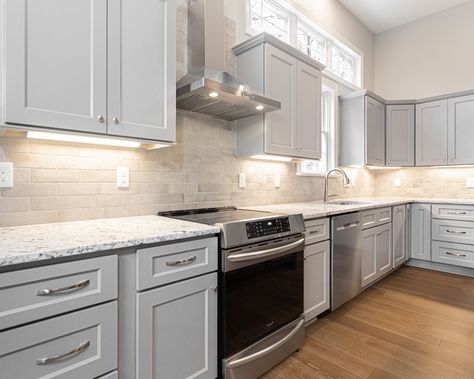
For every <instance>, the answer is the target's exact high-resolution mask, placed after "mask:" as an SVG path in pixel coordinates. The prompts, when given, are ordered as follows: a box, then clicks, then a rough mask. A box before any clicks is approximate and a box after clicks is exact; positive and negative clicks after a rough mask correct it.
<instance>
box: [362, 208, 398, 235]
mask: <svg viewBox="0 0 474 379" xmlns="http://www.w3.org/2000/svg"><path fill="white" fill-rule="evenodd" d="M361 220H362V230H364V229H368V228H373V227H374V226H378V225H382V224H386V223H388V222H391V221H392V209H391V208H379V209H370V210H368V211H364V212H361Z"/></svg>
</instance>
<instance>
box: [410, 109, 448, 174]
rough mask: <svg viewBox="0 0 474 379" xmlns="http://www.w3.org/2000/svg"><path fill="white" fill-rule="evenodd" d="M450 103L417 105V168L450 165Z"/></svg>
mask: <svg viewBox="0 0 474 379" xmlns="http://www.w3.org/2000/svg"><path fill="white" fill-rule="evenodd" d="M447 138H448V101H447V100H440V101H433V102H430V103H424V104H417V105H416V166H436V165H446V164H447V163H448V154H447V153H448V146H447Z"/></svg>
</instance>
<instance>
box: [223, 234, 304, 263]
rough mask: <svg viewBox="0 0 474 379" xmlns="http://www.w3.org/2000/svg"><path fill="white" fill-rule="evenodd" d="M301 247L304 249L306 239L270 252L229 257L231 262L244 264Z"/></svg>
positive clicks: (263, 251)
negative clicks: (244, 262)
mask: <svg viewBox="0 0 474 379" xmlns="http://www.w3.org/2000/svg"><path fill="white" fill-rule="evenodd" d="M300 245H301V248H304V238H301V239H299V240H298V241H296V242H292V243H289V244H287V245H284V246H278V247H274V248H272V249H268V250H260V251H255V252H252V253H246V254H231V255H229V256H228V257H227V260H228V261H229V262H242V261H251V260H253V259H259V258H263V257H268V256H272V255H276V254H280V253H283V252H285V251H286V250H290V249H293V248H295V247H298V246H300Z"/></svg>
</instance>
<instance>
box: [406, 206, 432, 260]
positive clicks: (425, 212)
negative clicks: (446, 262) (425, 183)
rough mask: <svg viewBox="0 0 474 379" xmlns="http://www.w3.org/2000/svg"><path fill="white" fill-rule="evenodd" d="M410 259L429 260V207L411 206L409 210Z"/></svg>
mask: <svg viewBox="0 0 474 379" xmlns="http://www.w3.org/2000/svg"><path fill="white" fill-rule="evenodd" d="M411 257H412V258H415V259H421V260H425V261H430V260H431V205H429V204H413V205H412V208H411Z"/></svg>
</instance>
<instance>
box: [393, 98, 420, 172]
mask: <svg viewBox="0 0 474 379" xmlns="http://www.w3.org/2000/svg"><path fill="white" fill-rule="evenodd" d="M386 137H387V166H392V167H393V166H395V167H397V166H402V167H403V166H408V167H410V166H414V165H415V106H414V105H388V106H387V136H386Z"/></svg>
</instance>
